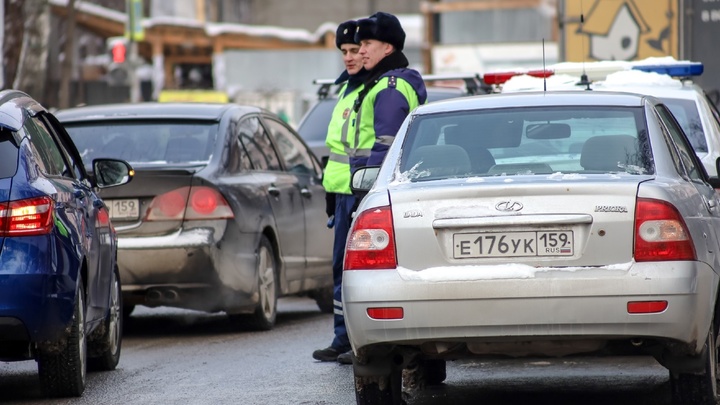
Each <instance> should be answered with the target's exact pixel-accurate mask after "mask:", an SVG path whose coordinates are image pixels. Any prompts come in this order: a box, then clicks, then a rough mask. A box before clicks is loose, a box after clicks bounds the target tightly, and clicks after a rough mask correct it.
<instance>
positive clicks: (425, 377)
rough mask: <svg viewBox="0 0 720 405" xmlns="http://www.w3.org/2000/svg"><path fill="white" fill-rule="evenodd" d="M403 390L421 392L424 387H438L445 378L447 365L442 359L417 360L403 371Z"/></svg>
mask: <svg viewBox="0 0 720 405" xmlns="http://www.w3.org/2000/svg"><path fill="white" fill-rule="evenodd" d="M402 376H403V389H404V390H406V391H422V390H423V389H425V387H429V386H433V385H440V384H442V383H443V382H444V381H445V379H446V378H447V363H446V362H445V360H443V359H423V358H418V359H416V360H415V361H413V362H412V363H410V364H409V365H408V366H407V367H406V368H405V369H404V370H403V371H402Z"/></svg>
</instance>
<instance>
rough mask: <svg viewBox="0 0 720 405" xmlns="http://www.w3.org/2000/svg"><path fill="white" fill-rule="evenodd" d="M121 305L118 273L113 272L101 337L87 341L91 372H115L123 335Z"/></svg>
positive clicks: (116, 270)
mask: <svg viewBox="0 0 720 405" xmlns="http://www.w3.org/2000/svg"><path fill="white" fill-rule="evenodd" d="M123 320H124V319H123V304H122V290H121V288H120V273H119V272H118V269H117V266H116V267H115V270H114V271H113V279H112V290H111V291H110V303H109V308H108V314H107V317H106V318H105V321H104V325H103V327H102V328H100V332H102V334H101V335H99V336H97V337H96V338H95V339H91V340H89V341H88V353H89V354H88V356H89V358H88V367H89V368H90V369H91V370H93V371H110V370H115V368H116V367H117V365H118V362H120V351H121V349H122V333H123Z"/></svg>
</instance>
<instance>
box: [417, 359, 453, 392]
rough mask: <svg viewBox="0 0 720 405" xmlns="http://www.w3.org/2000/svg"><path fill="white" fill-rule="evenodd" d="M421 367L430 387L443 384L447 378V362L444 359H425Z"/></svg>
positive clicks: (426, 382)
mask: <svg viewBox="0 0 720 405" xmlns="http://www.w3.org/2000/svg"><path fill="white" fill-rule="evenodd" d="M421 367H422V368H423V373H424V374H425V384H426V385H428V386H431V385H439V384H442V383H443V382H444V381H445V379H446V378H447V362H446V361H445V360H443V359H425V360H423V361H422V366H421Z"/></svg>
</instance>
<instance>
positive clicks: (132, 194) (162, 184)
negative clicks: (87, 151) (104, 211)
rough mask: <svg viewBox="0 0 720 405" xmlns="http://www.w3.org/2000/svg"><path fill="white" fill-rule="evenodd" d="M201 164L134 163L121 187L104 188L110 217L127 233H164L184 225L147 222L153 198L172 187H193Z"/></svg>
mask: <svg viewBox="0 0 720 405" xmlns="http://www.w3.org/2000/svg"><path fill="white" fill-rule="evenodd" d="M201 168H202V166H183V165H176V166H166V167H155V166H152V167H144V166H139V167H138V166H135V167H134V169H135V176H134V177H133V180H132V181H131V182H130V183H128V184H125V185H122V186H119V187H111V188H106V189H102V190H101V191H100V196H101V197H102V198H103V200H104V201H105V204H106V205H107V206H108V207H109V210H110V213H111V220H112V222H113V225H114V226H115V227H116V229H117V230H118V234H120V235H124V236H141V235H163V234H167V233H168V232H171V231H174V230H177V229H179V228H180V226H181V225H182V221H181V220H177V221H169V220H168V221H149V222H148V221H146V220H145V219H146V217H147V214H148V208H149V207H150V204H151V203H152V201H153V199H154V198H155V197H157V196H159V195H162V194H164V193H168V192H170V191H173V190H178V189H182V188H184V187H190V186H191V185H192V181H193V177H194V175H195V173H196V172H197V171H198V170H199V169H201Z"/></svg>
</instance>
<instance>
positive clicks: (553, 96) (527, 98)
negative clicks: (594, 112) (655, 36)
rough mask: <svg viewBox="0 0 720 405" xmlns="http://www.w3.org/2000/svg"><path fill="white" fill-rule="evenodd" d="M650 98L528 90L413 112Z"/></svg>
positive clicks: (628, 102)
mask: <svg viewBox="0 0 720 405" xmlns="http://www.w3.org/2000/svg"><path fill="white" fill-rule="evenodd" d="M648 98H653V97H652V96H646V95H642V94H635V93H622V92H610V91H607V92H596V91H585V90H570V91H552V92H544V91H530V92H521V93H499V94H487V95H480V96H472V97H462V98H453V99H447V100H442V101H436V102H434V103H429V104H425V105H421V106H419V107H418V108H417V109H416V110H415V114H416V115H419V114H433V113H440V112H452V111H462V110H471V109H482V108H513V107H537V106H557V105H586V106H622V107H639V106H641V105H642V102H643V100H644V99H648Z"/></svg>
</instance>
